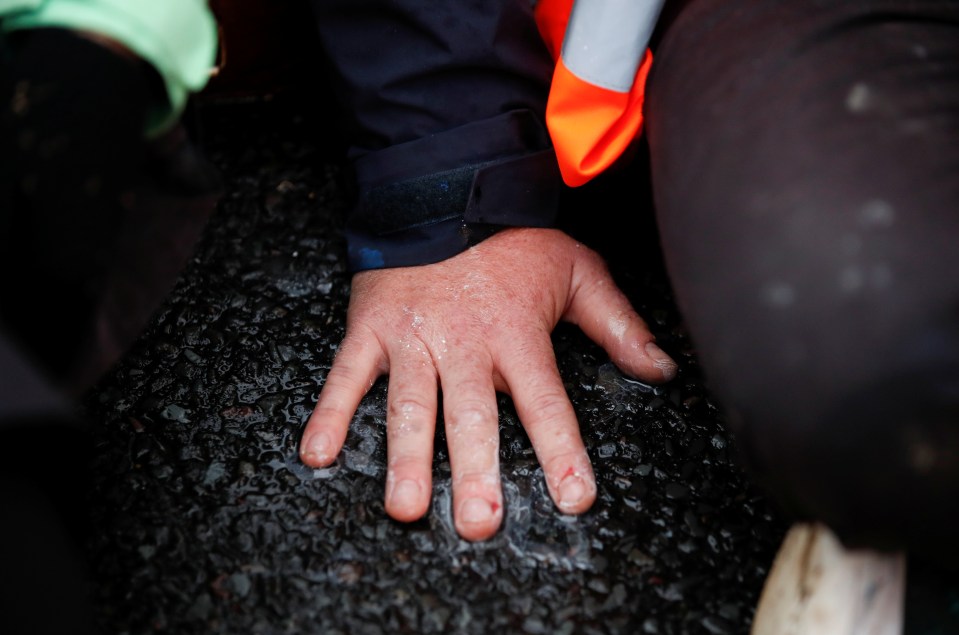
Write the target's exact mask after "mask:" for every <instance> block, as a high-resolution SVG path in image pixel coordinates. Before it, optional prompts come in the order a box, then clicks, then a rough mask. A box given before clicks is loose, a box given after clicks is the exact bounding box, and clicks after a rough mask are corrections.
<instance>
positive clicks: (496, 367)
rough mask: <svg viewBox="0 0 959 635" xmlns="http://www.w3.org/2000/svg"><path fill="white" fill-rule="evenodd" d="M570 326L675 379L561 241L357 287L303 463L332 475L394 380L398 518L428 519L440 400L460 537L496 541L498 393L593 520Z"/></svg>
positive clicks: (526, 238)
mask: <svg viewBox="0 0 959 635" xmlns="http://www.w3.org/2000/svg"><path fill="white" fill-rule="evenodd" d="M560 320H564V321H568V322H571V323H573V324H576V325H577V326H579V327H580V328H581V329H582V330H583V332H584V333H586V335H588V336H589V337H590V338H591V339H592V340H593V341H595V342H596V343H597V344H599V345H600V346H602V347H603V348H604V349H605V350H606V352H607V353H608V354H609V356H610V358H611V359H612V361H613V362H614V363H615V364H616V365H617V366H618V367H619V368H620V369H621V370H622V371H623V372H625V373H626V374H628V375H629V376H631V377H634V378H636V379H639V380H642V381H646V382H650V383H662V382H664V381H668V380H670V379H672V378H673V377H674V376H675V374H676V364H675V363H674V362H673V361H672V360H671V359H670V358H669V357H668V356H667V355H666V354H665V353H664V352H663V351H662V350H661V349H659V347H657V346H656V345H655V344H653V341H654V339H655V338H654V337H653V335H652V333H651V332H650V330H649V328H648V327H647V325H646V323H645V322H644V321H643V319H642V318H641V317H640V316H639V315H638V314H637V313H636V311H635V310H634V309H633V308H632V306H631V305H630V303H629V301H628V300H627V298H626V297H625V295H623V293H622V291H620V290H619V288H618V287H617V286H616V284H615V283H614V282H613V279H612V277H611V276H610V274H609V272H608V270H607V268H606V265H605V263H604V262H603V260H602V259H601V258H600V256H599V255H598V254H596V253H595V252H594V251H592V250H590V249H589V248H587V247H585V246H584V245H582V244H580V243H578V242H576V241H575V240H573V239H572V238H570V237H569V236H567V235H566V234H564V233H562V232H560V231H557V230H552V229H532V228H516V229H509V230H505V231H502V232H500V233H498V234H496V235H495V236H493V237H492V238H489V239H487V240H485V241H483V242H482V243H480V244H479V245H477V246H476V247H473V248H471V249H469V250H468V251H465V252H463V253H461V254H459V255H457V256H454V257H453V258H449V259H447V260H444V261H442V262H439V263H436V264H431V265H423V266H419V267H403V268H396V269H380V270H373V271H365V272H361V273H358V274H356V275H355V276H354V277H353V283H352V290H351V297H350V307H349V311H348V314H347V331H346V336H345V337H344V339H343V342H342V344H341V345H340V348H339V351H338V353H337V356H336V359H335V360H334V363H333V367H332V368H331V369H330V373H329V375H328V376H327V379H326V382H325V384H324V386H323V389H322V390H321V392H320V396H319V400H318V402H317V404H316V408H315V409H314V411H313V414H312V415H311V416H310V419H309V421H308V422H307V425H306V429H305V430H304V432H303V439H302V441H301V444H300V456H301V458H302V460H303V462H304V463H306V464H307V465H310V466H314V467H322V466H325V465H329V464H330V463H332V462H333V461H334V459H335V458H336V456H337V454H338V453H339V451H340V449H341V448H342V446H343V443H344V441H345V439H346V433H347V428H348V427H349V424H350V421H351V419H352V417H353V414H354V413H355V412H356V409H357V407H358V406H359V403H360V401H361V400H362V399H363V396H364V395H365V394H366V392H367V391H368V390H369V389H370V387H371V386H372V385H373V383H374V382H375V381H376V379H377V378H378V377H380V376H382V375H387V374H388V375H389V386H388V396H387V403H388V410H387V419H386V428H387V455H388V469H387V477H386V499H385V505H386V511H387V513H389V515H390V516H392V517H393V518H395V519H397V520H400V521H413V520H416V519H418V518H421V517H422V516H423V515H424V514H425V513H426V511H427V509H428V507H429V503H430V493H431V491H432V484H431V474H432V459H433V437H434V431H435V426H436V420H437V410H438V403H439V399H438V396H439V390H442V393H443V418H444V421H445V425H446V438H447V443H448V445H449V456H450V467H451V470H452V481H453V520H454V524H455V526H456V530H457V532H458V533H459V534H460V535H461V536H462V537H463V538H465V539H467V540H485V539H488V538H490V537H491V536H492V535H493V534H495V533H496V531H497V529H498V528H499V527H500V524H501V523H502V520H503V494H502V488H501V484H500V471H499V424H498V414H497V406H496V392H497V391H499V392H503V393H505V394H508V395H510V396H511V397H512V399H513V402H514V404H515V406H516V411H517V414H518V415H519V417H520V420H521V421H522V423H523V427H524V428H525V430H526V433H527V434H528V435H529V438H530V441H531V443H532V445H533V448H534V449H535V451H536V456H537V459H538V460H539V462H540V464H541V465H542V466H543V471H544V473H545V476H546V484H547V487H548V489H549V492H550V496H551V497H552V499H553V501H554V502H555V503H556V505H557V507H558V509H559V510H560V511H561V512H563V513H567V514H580V513H582V512H584V511H586V510H588V509H589V508H590V506H591V505H592V504H593V502H594V501H595V499H596V481H595V477H594V475H593V470H592V466H591V464H590V461H589V457H588V456H587V454H586V449H585V446H584V445H583V441H582V438H581V437H580V434H579V424H578V422H577V420H576V414H575V412H574V411H573V406H572V404H571V403H570V401H569V398H568V397H567V395H566V391H565V388H564V386H563V382H562V379H561V378H560V375H559V371H558V368H557V365H556V358H555V355H554V352H553V345H552V341H551V339H550V334H551V332H552V331H553V329H554V328H555V326H556V324H557V323H558V322H559V321H560Z"/></svg>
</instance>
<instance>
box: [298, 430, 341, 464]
mask: <svg viewBox="0 0 959 635" xmlns="http://www.w3.org/2000/svg"><path fill="white" fill-rule="evenodd" d="M332 445H333V443H332V442H331V441H330V437H329V435H328V434H326V433H325V432H317V433H316V434H314V435H313V436H312V437H310V438H309V439H308V440H307V442H306V444H304V446H303V447H302V448H300V456H301V457H302V458H303V461H304V462H305V463H309V464H322V463H326V462H327V461H329V460H330V447H331V446H332Z"/></svg>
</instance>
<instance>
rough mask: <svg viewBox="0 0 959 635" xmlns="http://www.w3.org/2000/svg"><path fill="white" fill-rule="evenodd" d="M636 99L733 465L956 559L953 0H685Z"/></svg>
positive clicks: (860, 531)
mask: <svg viewBox="0 0 959 635" xmlns="http://www.w3.org/2000/svg"><path fill="white" fill-rule="evenodd" d="M650 82H651V83H650V87H649V91H648V102H647V118H648V127H647V133H648V140H649V146H650V153H651V165H652V179H653V189H654V194H655V202H656V206H657V218H658V222H659V225H660V229H661V233H662V240H663V246H664V253H665V256H666V260H667V266H668V269H669V273H670V276H671V278H672V281H673V285H674V288H675V292H676V295H677V300H678V302H679V305H680V309H681V310H682V312H683V314H684V316H685V319H686V322H687V325H688V327H689V329H690V332H691V335H692V338H693V340H694V342H695V344H696V346H697V350H698V352H699V355H700V358H701V360H702V363H703V367H704V369H705V371H706V373H707V378H708V379H709V381H710V382H711V385H712V387H713V390H714V392H715V393H716V395H717V397H718V398H719V399H720V400H721V401H722V402H723V404H724V405H725V407H726V408H727V410H728V413H729V421H730V424H731V425H732V426H733V429H734V431H735V433H736V434H737V438H738V439H739V442H740V445H741V446H742V448H743V450H744V453H745V458H746V459H747V463H748V464H749V465H751V466H752V467H753V468H754V470H755V472H756V474H757V475H758V476H760V477H761V479H762V480H763V481H764V482H765V483H766V484H767V485H768V486H769V487H770V489H771V491H772V492H773V493H774V494H775V495H776V496H777V497H778V499H779V500H780V501H781V502H782V503H783V504H784V505H785V506H787V507H788V508H789V509H791V510H792V511H794V512H796V513H797V514H798V515H800V516H804V517H814V518H816V519H819V520H823V521H825V522H827V523H828V524H830V525H831V526H832V527H833V529H835V530H836V531H837V533H839V535H840V536H841V537H842V538H844V539H845V540H846V541H847V542H848V543H850V544H866V545H869V546H874V547H880V548H882V547H888V548H901V547H907V548H909V549H910V550H912V551H914V552H925V553H927V554H928V553H933V554H937V555H936V557H937V558H939V559H942V558H950V559H951V560H952V561H953V562H959V546H957V543H956V541H955V536H956V534H957V531H959V504H957V502H956V501H959V5H957V4H956V3H955V2H946V1H939V2H933V1H925V2H922V1H913V2H904V1H895V0H887V1H879V0H874V1H867V0H858V1H851V0H828V1H827V0H821V1H815V0H795V1H791V2H789V1H784V0H738V1H729V0H698V1H697V0H693V1H692V2H689V3H688V6H687V7H686V8H685V10H684V11H683V12H682V13H681V14H680V15H679V16H678V17H677V18H676V19H675V21H673V22H672V24H671V26H670V27H669V29H668V31H667V32H666V33H665V35H664V37H663V39H662V40H661V42H660V44H659V46H658V49H657V51H656V63H655V64H654V70H653V76H652V77H651V80H650Z"/></svg>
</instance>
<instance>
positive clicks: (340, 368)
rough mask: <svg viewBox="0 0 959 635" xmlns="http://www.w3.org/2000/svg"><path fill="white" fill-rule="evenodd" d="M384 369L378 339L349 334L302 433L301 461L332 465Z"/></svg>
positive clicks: (383, 358) (320, 465)
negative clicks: (361, 407) (359, 408)
mask: <svg viewBox="0 0 959 635" xmlns="http://www.w3.org/2000/svg"><path fill="white" fill-rule="evenodd" d="M384 368H385V356H384V354H383V349H382V348H381V347H380V345H379V343H378V342H377V340H376V338H375V337H372V336H370V337H363V338H361V337H359V336H356V335H354V334H351V333H347V336H346V338H344V340H343V342H342V344H340V350H339V351H338V352H337V355H336V358H335V359H334V360H333V367H332V368H330V372H329V374H327V377H326V383H325V384H324V385H323V388H322V389H321V390H320V397H319V399H318V400H317V403H316V407H315V408H313V413H312V414H311V415H310V419H309V421H307V423H306V428H305V429H304V430H303V438H302V439H301V440H300V459H301V460H302V461H303V462H304V463H306V464H307V465H310V466H313V467H322V466H324V465H329V464H330V463H332V462H333V459H335V458H336V455H337V454H339V452H340V448H342V447H343V442H344V441H345V440H346V431H347V428H349V425H350V421H351V420H352V419H353V414H354V413H355V412H356V409H357V407H358V406H359V405H360V401H361V400H362V399H363V396H364V395H365V394H366V392H367V391H368V390H369V389H370V387H371V386H372V385H373V382H374V381H376V378H377V377H378V376H379V375H381V374H383V369H384Z"/></svg>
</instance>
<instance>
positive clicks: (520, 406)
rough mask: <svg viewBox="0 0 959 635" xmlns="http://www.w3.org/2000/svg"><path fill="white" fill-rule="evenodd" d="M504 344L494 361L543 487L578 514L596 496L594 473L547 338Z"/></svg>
mask: <svg viewBox="0 0 959 635" xmlns="http://www.w3.org/2000/svg"><path fill="white" fill-rule="evenodd" d="M525 341H526V342H527V344H526V345H525V346H514V347H510V348H508V349H506V350H505V351H504V355H503V357H502V359H501V364H499V365H498V366H499V367H500V368H501V369H502V370H501V372H502V373H503V376H504V378H505V379H506V381H507V382H508V383H509V385H510V388H511V390H512V394H513V403H514V405H515V406H516V412H517V414H518V415H519V418H520V420H521V421H522V422H523V427H524V428H525V429H526V434H527V435H529V439H530V442H531V443H532V444H533V449H534V450H535V451H536V457H537V459H539V463H540V465H542V466H543V472H544V474H545V476H546V486H547V488H548V489H549V493H550V496H551V497H552V498H553V501H554V502H555V503H556V506H557V507H558V508H559V509H560V510H561V511H562V512H564V513H567V514H579V513H582V512H584V511H586V510H587V509H589V508H590V506H592V504H593V502H595V500H596V478H595V476H594V474H593V468H592V466H591V465H590V461H589V455H587V453H586V447H585V446H584V445H583V439H582V437H581V436H580V432H579V423H578V422H577V420H576V413H575V411H574V410H573V405H572V404H571V403H570V401H569V397H568V395H567V394H566V388H565V387H564V386H563V380H562V378H561V377H560V375H559V371H558V370H557V367H556V357H555V355H554V353H553V346H552V342H551V341H550V339H549V338H548V337H543V336H535V335H532V336H529V337H527V338H526V340H525Z"/></svg>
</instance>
